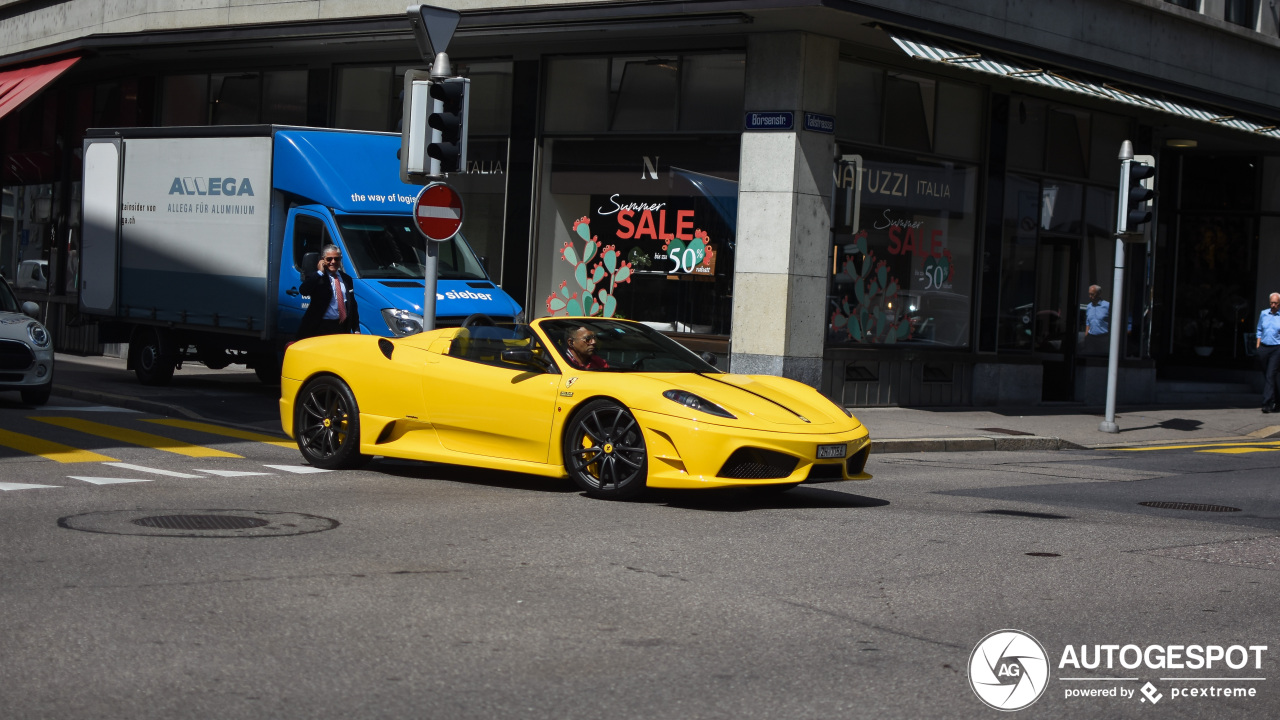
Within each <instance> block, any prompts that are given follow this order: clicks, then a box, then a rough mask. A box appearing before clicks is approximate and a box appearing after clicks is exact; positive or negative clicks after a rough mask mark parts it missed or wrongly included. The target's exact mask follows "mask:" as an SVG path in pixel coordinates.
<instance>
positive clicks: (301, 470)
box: [264, 465, 333, 475]
mask: <svg viewBox="0 0 1280 720" xmlns="http://www.w3.org/2000/svg"><path fill="white" fill-rule="evenodd" d="M264 467H269V468H272V469H274V470H283V471H285V472H291V473H297V474H299V475H306V474H308V473H326V472H333V471H332V470H325V469H322V468H318V467H311V466H310V465H265V466H264Z"/></svg>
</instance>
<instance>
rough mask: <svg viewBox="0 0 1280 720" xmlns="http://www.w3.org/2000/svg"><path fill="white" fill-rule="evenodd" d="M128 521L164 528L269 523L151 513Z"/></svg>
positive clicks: (235, 527)
mask: <svg viewBox="0 0 1280 720" xmlns="http://www.w3.org/2000/svg"><path fill="white" fill-rule="evenodd" d="M129 522H131V523H133V524H134V525H141V526H142V527H149V528H161V529H164V530H245V529H248V528H256V527H262V526H263V525H269V524H271V523H270V521H269V520H263V519H262V518H255V517H245V516H243V515H153V516H151V517H144V518H138V519H137V520H130V521H129Z"/></svg>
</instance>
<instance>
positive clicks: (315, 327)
mask: <svg viewBox="0 0 1280 720" xmlns="http://www.w3.org/2000/svg"><path fill="white" fill-rule="evenodd" d="M353 287H354V286H353V284H352V281H351V276H350V275H348V274H346V273H345V272H343V271H342V251H341V250H339V249H338V246H337V245H325V246H324V249H323V250H321V251H320V262H319V264H318V265H317V266H316V272H314V273H313V272H305V273H303V276H302V285H301V286H299V287H298V292H299V293H300V294H302V295H306V296H307V297H309V298H311V304H310V305H308V306H307V310H306V312H304V313H303V314H302V321H301V322H300V323H299V324H298V339H299V340H301V339H302V338H308V337H313V336H315V335H338V334H342V333H352V332H354V333H358V332H360V311H359V309H358V308H357V307H356V295H355V292H354V290H353ZM335 290H340V292H335Z"/></svg>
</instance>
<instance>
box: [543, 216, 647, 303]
mask: <svg viewBox="0 0 1280 720" xmlns="http://www.w3.org/2000/svg"><path fill="white" fill-rule="evenodd" d="M573 232H574V233H576V234H577V235H578V237H579V238H581V239H583V240H585V241H586V245H584V246H583V247H582V251H581V252H579V251H578V248H577V246H576V245H574V244H573V243H572V242H566V243H565V244H564V247H562V248H560V257H561V258H562V259H563V260H564V261H565V262H567V263H569V264H570V265H572V266H573V280H574V282H576V283H577V285H578V287H577V288H576V289H573V290H570V289H569V282H568V281H567V280H566V281H564V282H562V283H560V288H559V289H558V290H557V291H556V292H554V293H551V295H549V296H548V297H547V312H548V313H550V314H551V315H591V316H595V315H599V316H602V317H613V316H614V313H615V312H616V311H617V309H618V300H617V299H616V298H615V297H614V295H613V293H614V291H616V290H617V289H618V285H619V284H621V283H628V282H631V267H632V265H631V263H629V262H625V261H619V260H618V250H617V248H615V247H614V246H612V245H606V246H604V248H603V249H602V248H601V247H600V240H599V238H597V237H596V236H594V235H592V234H591V220H590V219H588V218H585V217H583V218H578V219H577V220H575V221H574V223H573ZM597 252H598V253H600V259H599V260H598V261H597V262H596V263H595V264H594V265H591V261H592V259H594V258H595V257H596V254H597ZM606 279H607V280H608V283H606V284H605V286H603V287H601V286H600V283H601V282H602V281H604V280H606Z"/></svg>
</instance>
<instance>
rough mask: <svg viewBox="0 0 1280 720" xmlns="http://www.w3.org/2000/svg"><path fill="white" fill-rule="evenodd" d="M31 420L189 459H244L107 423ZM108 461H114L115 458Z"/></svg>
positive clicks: (82, 420) (57, 419) (66, 418)
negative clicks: (184, 456)
mask: <svg viewBox="0 0 1280 720" xmlns="http://www.w3.org/2000/svg"><path fill="white" fill-rule="evenodd" d="M30 419H32V420H38V421H40V422H42V423H48V424H50V425H57V426H58V427H63V428H67V429H68V430H76V431H79V432H82V433H88V434H89V435H97V436H99V437H105V438H108V439H111V440H116V441H118V442H124V443H129V444H130V445H140V446H142V447H148V448H153V449H155V450H163V451H165V452H171V453H176V454H178V455H186V456H187V457H203V458H209V457H226V458H239V457H242V456H240V455H236V454H234V453H229V452H224V451H222V450H215V449H213V448H207V447H202V446H200V445H192V444H191V443H186V442H182V441H181V440H174V439H173V438H167V437H163V436H161V435H152V434H151V433H145V432H141V431H139V430H128V429H126V428H120V427H116V426H114V425H107V424H105V423H100V422H93V421H92V420H84V419H81V418H72V417H40V416H33V417H31V418H30ZM107 459H108V460H113V459H114V458H107Z"/></svg>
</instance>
